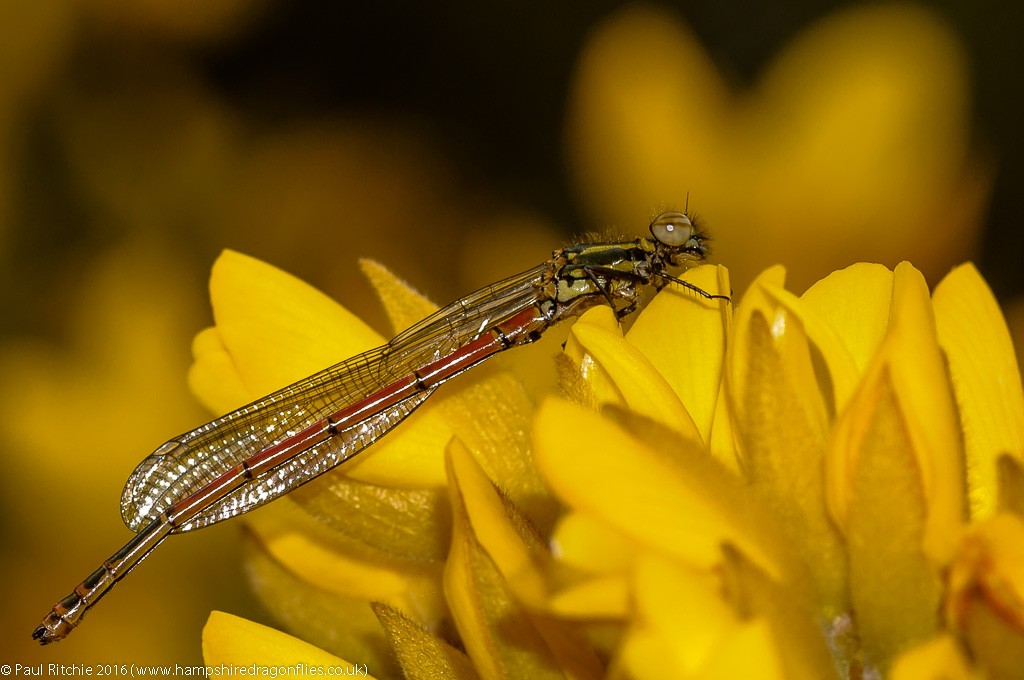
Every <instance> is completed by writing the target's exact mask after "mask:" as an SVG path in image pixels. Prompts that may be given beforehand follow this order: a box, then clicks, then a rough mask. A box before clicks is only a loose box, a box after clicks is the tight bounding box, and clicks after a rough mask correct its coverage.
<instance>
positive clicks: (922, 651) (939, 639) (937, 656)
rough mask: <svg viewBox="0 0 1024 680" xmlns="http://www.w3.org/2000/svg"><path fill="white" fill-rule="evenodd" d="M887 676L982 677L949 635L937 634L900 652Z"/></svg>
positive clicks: (908, 679)
mask: <svg viewBox="0 0 1024 680" xmlns="http://www.w3.org/2000/svg"><path fill="white" fill-rule="evenodd" d="M888 677H889V678H890V680H981V677H982V676H981V674H979V673H978V672H977V671H975V670H972V668H971V665H970V662H969V661H968V660H967V658H966V657H965V656H964V653H963V651H962V650H961V649H960V647H959V645H957V642H956V639H955V638H953V636H951V635H946V634H942V635H938V636H936V637H934V638H932V639H931V640H928V641H927V642H923V643H921V644H919V645H917V646H915V647H912V648H911V649H908V650H907V651H905V652H903V653H902V654H900V656H899V657H898V658H897V659H896V661H895V662H894V663H893V665H892V671H891V672H890V673H889V676H888Z"/></svg>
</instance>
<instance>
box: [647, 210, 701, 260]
mask: <svg viewBox="0 0 1024 680" xmlns="http://www.w3.org/2000/svg"><path fill="white" fill-rule="evenodd" d="M651 236H653V237H654V240H655V241H657V243H658V244H659V245H661V246H662V251H663V252H664V253H665V255H666V256H667V259H668V261H669V263H671V264H673V265H677V266H682V265H685V264H687V263H689V262H693V261H695V260H703V259H704V257H705V256H706V255H707V254H708V248H707V245H706V244H705V241H706V238H705V236H704V235H703V234H702V233H701V232H700V230H699V229H698V228H697V226H696V225H695V224H694V223H693V220H691V219H690V216H689V215H687V214H686V213H685V212H678V211H674V210H672V211H668V212H663V213H661V214H660V215H658V216H657V217H655V218H654V220H653V221H652V222H651Z"/></svg>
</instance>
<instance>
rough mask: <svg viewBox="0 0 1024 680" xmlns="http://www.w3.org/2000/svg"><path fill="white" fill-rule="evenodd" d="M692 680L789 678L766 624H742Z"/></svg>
mask: <svg viewBox="0 0 1024 680" xmlns="http://www.w3.org/2000/svg"><path fill="white" fill-rule="evenodd" d="M693 677H694V678H698V679H700V680H705V679H706V680H716V679H718V678H751V677H757V678H764V679H765V680H772V679H773V678H778V680H782V679H783V678H787V679H788V678H790V677H792V676H790V675H787V674H786V669H785V667H784V665H783V659H782V658H781V655H780V652H779V649H778V645H777V644H776V642H775V638H774V636H773V635H772V630H771V628H770V627H769V626H768V624H767V622H765V621H764V620H762V619H754V620H752V621H745V622H744V623H742V624H740V625H739V626H737V627H736V629H735V630H734V631H731V634H729V635H726V636H725V637H724V639H723V640H722V641H721V644H720V645H719V646H718V648H717V649H715V653H714V654H713V655H712V657H711V658H710V659H708V662H707V664H706V665H705V666H704V668H702V669H701V671H700V672H699V673H696V674H694V676H693Z"/></svg>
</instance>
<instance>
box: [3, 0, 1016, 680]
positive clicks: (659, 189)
mask: <svg viewBox="0 0 1024 680" xmlns="http://www.w3.org/2000/svg"><path fill="white" fill-rule="evenodd" d="M829 4H832V5H836V7H838V5H839V3H824V4H823V3H812V2H809V0H807V1H804V2H793V3H785V4H783V5H779V4H778V3H763V6H760V7H758V6H751V4H750V3H718V4H717V5H716V6H715V8H711V7H710V6H708V3H696V2H682V1H681V2H678V3H675V4H662V5H653V4H633V3H617V2H596V3H593V2H590V3H571V2H570V3H562V4H560V5H559V6H558V7H547V6H544V7H543V8H541V6H537V7H530V6H523V7H518V6H513V5H507V6H506V5H501V6H495V7H488V6H487V5H479V6H478V5H477V4H474V3H468V2H449V3H444V4H442V5H432V6H430V7H427V6H426V5H424V6H423V7H413V6H410V7H399V6H389V7H388V8H374V7H361V6H360V7H357V6H355V5H353V6H351V7H343V6H342V4H338V6H337V7H335V6H334V5H333V4H331V5H330V7H331V8H330V9H329V8H328V3H321V4H318V3H311V2H293V3H278V2H273V0H212V1H211V0H176V1H175V2H171V1H170V0H149V1H148V2H141V3H140V2H127V1H126V0H64V1H63V2H61V1H59V0H58V1H57V2H50V3H24V2H16V1H15V0H2V1H0V257H2V261H3V267H2V268H0V272H2V274H0V277H2V278H0V281H2V284H3V285H2V286H0V300H2V304H3V310H4V313H3V314H2V316H0V329H2V332H3V336H2V340H0V369H2V376H3V378H2V381H0V405H2V411H0V455H2V456H3V458H4V462H5V465H4V473H3V475H2V477H0V479H2V482H0V510H2V514H0V536H3V538H2V543H0V579H2V580H0V582H2V583H4V584H5V585H6V589H5V590H6V597H7V598H9V601H8V602H7V603H6V604H5V606H4V611H5V615H4V616H3V617H2V619H0V663H23V664H35V663H39V662H45V663H48V662H61V663H71V662H75V663H88V664H96V663H104V662H118V663H128V662H132V663H181V664H189V663H191V664H194V663H199V662H200V659H201V654H200V649H199V633H200V630H201V627H202V624H203V622H204V621H205V618H206V616H207V614H208V612H209V611H210V610H211V609H215V608H216V609H224V610H227V611H231V612H233V613H236V614H240V615H243V616H247V617H249V618H253V619H256V620H266V617H265V615H264V614H262V613H261V612H260V611H259V609H258V607H257V605H256V604H255V603H254V601H253V599H252V598H251V597H250V596H249V595H248V593H247V588H246V585H245V583H244V579H243V576H242V569H241V566H240V561H239V553H240V545H239V541H238V530H237V528H236V527H235V526H234V525H233V524H232V523H231V522H228V523H225V524H224V525H220V526H217V527H214V528H211V529H208V530H205V531H202V532H198V533H195V534H194V535H193V534H190V535H187V536H185V537H181V538H175V539H172V540H170V541H168V543H167V544H166V545H165V546H164V547H162V548H161V549H160V550H159V551H157V553H155V555H154V556H153V557H152V558H151V559H150V560H148V561H147V563H146V564H145V565H144V566H142V567H141V568H140V569H139V570H138V571H137V573H135V574H133V575H132V577H131V578H130V579H128V580H127V581H126V582H125V583H124V584H121V585H120V586H119V587H118V588H117V589H116V590H115V592H114V593H113V594H111V595H110V596H109V597H108V598H107V600H105V601H104V603H103V604H102V605H101V606H99V607H98V608H97V610H96V611H95V612H92V613H91V614H90V616H89V617H88V622H87V623H86V624H84V626H83V628H82V630H80V631H78V632H77V633H75V634H74V635H72V636H71V637H70V638H69V639H68V640H66V641H64V642H62V643H61V644H59V645H57V646H52V647H48V648H45V649H40V648H38V647H37V646H35V644H34V643H33V642H32V641H31V640H30V639H29V634H30V632H31V630H32V629H33V628H34V627H35V625H36V624H37V623H38V621H39V619H40V617H41V616H42V615H43V614H44V613H45V612H46V610H47V608H48V607H50V606H51V605H52V604H53V602H54V601H55V600H56V599H57V598H59V597H62V596H64V595H65V594H66V593H67V592H69V591H70V589H71V587H72V586H74V584H75V583H77V582H78V581H79V580H80V579H81V578H83V577H85V576H86V575H87V574H88V573H90V572H91V571H92V570H93V569H94V568H95V567H97V566H98V565H99V563H100V562H101V560H103V559H104V558H106V557H107V556H109V555H110V554H111V553H112V552H114V551H115V550H116V549H117V548H119V547H120V545H121V544H122V543H123V542H124V541H125V540H126V539H127V538H128V537H129V535H130V534H129V532H128V530H127V529H126V528H124V526H123V525H122V524H121V520H120V517H119V509H118V500H119V498H120V492H121V487H122V485H123V483H124V480H125V479H126V478H127V476H128V474H129V473H130V472H131V470H132V469H133V468H134V466H135V464H136V463H137V462H138V461H139V460H141V459H142V458H143V457H144V456H146V455H148V454H149V452H150V451H152V450H153V449H154V448H155V447H156V446H157V445H159V444H160V443H161V442H163V441H165V440H166V439H168V438H169V437H171V436H174V435H175V434H177V433H179V432H181V431H184V430H186V429H190V428H191V427H194V426H196V425H197V424H199V423H201V422H203V421H205V420H207V419H209V417H210V416H211V415H212V414H207V413H204V412H203V411H202V410H201V409H200V407H199V406H198V405H197V404H196V402H195V400H194V399H193V397H192V396H191V395H189V393H188V391H187V389H186V387H185V373H186V370H187V368H188V365H189V363H190V357H189V345H190V342H191V338H192V336H193V335H194V334H195V333H196V332H197V331H198V330H200V329H201V328H202V327H204V326H206V325H208V324H209V322H210V319H209V311H208V303H207V300H206V292H205V281H206V276H207V274H208V271H209V266H210V264H211V263H212V262H213V259H214V258H215V257H216V254H217V253H218V252H219V250H220V249H222V248H225V247H230V248H234V249H236V250H240V251H242V252H245V253H248V254H251V255H254V256H257V257H260V258H262V259H265V260H267V261H269V262H271V263H273V264H275V265H277V266H279V267H281V268H283V269H286V270H288V271H291V272H293V273H295V274H297V275H299V276H301V277H303V278H305V279H306V280H308V281H310V282H311V283H313V284H315V285H317V286H319V287H321V288H322V289H324V290H325V291H327V292H328V293H329V294H331V295H333V296H335V297H337V298H338V299H339V300H340V301H342V302H343V303H344V304H346V305H348V306H349V307H351V308H352V309H354V310H356V311H357V312H359V313H360V314H363V315H364V316H365V317H366V318H368V319H369V320H371V321H372V322H373V323H375V324H376V325H377V326H378V327H379V328H380V329H381V330H382V331H385V332H386V327H385V325H384V322H383V316H382V314H381V313H380V311H379V309H378V308H377V307H376V305H375V301H374V300H373V299H372V297H371V293H370V287H369V286H368V285H367V284H366V283H365V282H364V281H363V280H362V278H361V275H360V274H359V272H358V268H357V266H356V261H357V259H358V258H360V257H372V258H376V259H378V260H380V261H382V262H383V263H384V264H386V265H387V266H388V267H390V268H391V269H393V270H394V271H396V272H398V273H399V274H400V275H402V276H404V277H405V278H407V279H408V280H409V281H410V282H411V283H412V284H413V285H414V286H416V287H418V288H420V289H422V290H423V291H424V292H425V293H426V294H428V295H429V296H430V297H432V298H434V299H435V300H436V301H438V302H446V301H448V300H450V299H452V298H454V297H456V296H458V295H461V294H464V293H467V292H469V291H470V290H472V289H474V288H475V287H478V286H480V285H483V284H485V283H488V282H490V281H492V280H496V279H498V278H501V277H503V276H507V275H510V274H512V273H515V272H516V271H518V270H520V269H523V268H525V267H527V266H530V265H532V264H535V263H536V262H539V261H541V260H543V259H544V258H546V257H548V255H549V254H550V251H551V250H552V249H554V248H556V247H558V246H560V245H562V244H563V243H564V242H565V241H566V240H568V239H569V238H570V237H571V236H572V235H573V234H581V233H583V232H585V231H599V230H601V229H605V228H612V229H614V230H615V231H616V233H618V234H628V235H630V236H633V235H640V234H642V233H643V232H644V230H645V228H646V224H647V222H648V220H649V218H650V217H651V216H652V214H653V213H655V212H657V211H658V210H660V209H663V208H666V207H674V208H682V206H683V204H684V202H685V201H686V200H687V198H686V197H687V194H689V202H690V208H691V209H693V210H695V211H696V212H698V213H700V214H701V215H702V217H703V218H704V219H705V220H706V222H707V224H708V228H709V229H710V231H711V233H712V235H713V237H714V239H715V242H714V253H713V259H714V261H716V262H721V263H723V264H726V265H727V266H729V268H730V271H731V273H732V275H733V280H734V285H735V286H736V292H737V293H741V292H742V290H743V288H744V286H745V285H746V283H747V282H748V281H750V279H751V278H752V277H753V276H754V275H755V274H756V273H757V272H758V271H759V270H760V269H762V268H763V267H765V266H768V265H770V264H774V263H776V262H781V263H782V264H784V265H786V267H787V268H788V270H789V272H790V277H791V283H792V286H793V287H794V289H796V290H797V291H800V290H802V289H803V288H804V287H806V286H807V285H808V284H810V283H811V282H812V281H814V280H815V279H816V278H818V277H820V276H821V275H823V274H825V273H827V272H828V271H830V270H832V269H836V268H841V267H844V266H846V265H848V264H851V263H853V262H855V261H859V260H869V261H879V262H882V263H884V264H886V265H889V266H892V265H895V264H896V263H897V262H898V261H900V260H903V259H909V260H911V261H913V262H914V263H915V264H916V265H917V266H919V267H920V268H921V269H922V270H923V271H924V272H925V273H926V275H927V276H928V277H929V280H930V282H931V283H933V284H934V283H935V282H936V281H937V280H938V278H939V277H940V276H941V275H942V274H944V273H945V271H946V270H948V268H949V267H950V266H951V265H953V264H955V263H958V262H961V261H964V260H967V259H974V260H975V261H977V262H979V264H980V266H981V269H982V271H983V273H984V274H985V275H986V276H987V277H988V278H989V280H990V282H991V283H992V284H993V286H994V287H995V289H996V292H997V294H999V295H1000V297H1001V298H1002V299H1003V300H1004V301H1005V302H1006V303H1007V304H1009V305H1015V304H1016V303H1015V302H1014V301H1015V300H1016V298H1017V297H1018V296H1019V295H1020V293H1021V292H1022V290H1024V276H1021V273H1020V272H1021V266H1020V262H1021V261H1022V256H1024V239H1022V237H1021V229H1020V228H1019V227H1018V225H1019V224H1021V218H1022V217H1024V208H1022V206H1021V202H1020V201H1019V198H1018V192H1017V191H1016V188H1017V186H1018V185H1019V184H1020V182H1021V181H1022V179H1024V167H1022V165H1021V163H1020V160H1019V159H1020V158H1021V157H1022V151H1024V148H1022V147H1024V143H1022V142H1024V140H1022V136H1021V133H1020V131H1019V129H1018V122H1019V121H1020V120H1021V119H1024V118H1022V116H1021V113H1022V110H1021V109H1022V107H1021V101H1020V98H1021V96H1022V95H1021V93H1022V92H1024V88H1021V87H1020V82H1019V80H1020V74H1021V68H1020V66H1019V65H1020V64H1022V63H1024V58H1022V57H1024V55H1021V53H1020V52H1021V51H1022V49H1024V48H1022V47H1021V45H1020V43H1019V41H1018V40H1017V34H1016V33H1015V32H1014V31H1013V30H1012V29H1011V27H1012V26H1013V25H1014V24H1013V23H1012V22H1013V21H1014V20H1016V22H1017V23H1016V25H1017V26H1019V25H1020V19H1021V14H1022V10H1019V9H1012V10H1011V9H1009V8H1006V9H1003V10H1000V11H1007V12H1010V11H1012V12H1015V13H1016V16H1000V15H998V14H997V13H994V12H993V11H992V10H990V9H986V10H978V9H977V8H976V5H972V4H969V3H966V2H954V1H953V0H949V1H947V2H945V3H932V4H930V5H908V4H897V5H877V4H872V5H870V6H863V7H862V6H856V5H855V6H853V7H848V8H847V9H844V10H839V9H834V10H828V9H827V8H826V5H829ZM321 5H323V6H321ZM1016 316H1017V317H1024V314H1017V315H1016ZM344 358H345V357H338V359H339V360H341V359H344ZM549 358H550V352H549V351H548V352H538V353H534V354H533V355H530V356H529V357H528V359H527V361H528V362H530V363H533V364H541V366H542V368H543V367H546V366H548V365H549V364H548V363H544V362H548V361H549ZM268 622H269V621H268Z"/></svg>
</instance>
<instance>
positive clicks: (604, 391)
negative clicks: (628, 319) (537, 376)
mask: <svg viewBox="0 0 1024 680" xmlns="http://www.w3.org/2000/svg"><path fill="white" fill-rule="evenodd" d="M586 327H593V328H595V329H598V330H599V331H604V332H606V333H615V334H617V335H618V336H619V337H620V338H621V337H622V327H621V326H620V325H619V321H618V319H616V318H615V312H613V311H612V309H611V307H608V306H606V305H598V306H597V307H591V308H590V309H588V310H587V311H586V312H584V313H583V315H582V316H580V318H579V319H577V320H576V322H575V323H574V324H573V325H572V328H571V329H570V330H569V337H568V338H567V339H566V341H565V347H564V348H563V349H564V351H563V353H562V354H560V355H559V356H558V361H559V364H558V369H559V387H560V388H561V391H562V393H563V394H565V395H566V396H568V397H569V398H570V399H572V400H573V401H575V402H576V403H577V404H583V405H585V406H588V407H590V408H595V409H596V408H598V407H599V406H600V405H601V404H625V403H626V401H625V398H624V397H623V396H622V393H621V392H620V391H619V389H618V387H616V386H615V382H614V381H613V380H612V378H611V376H610V375H608V371H607V370H606V369H605V368H604V367H603V366H601V364H600V363H599V362H598V361H597V360H595V359H594V357H593V356H591V355H590V354H589V353H588V352H587V350H586V348H584V347H583V345H582V343H581V342H580V341H579V339H578V338H577V337H576V331H577V330H582V329H584V328H586Z"/></svg>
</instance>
